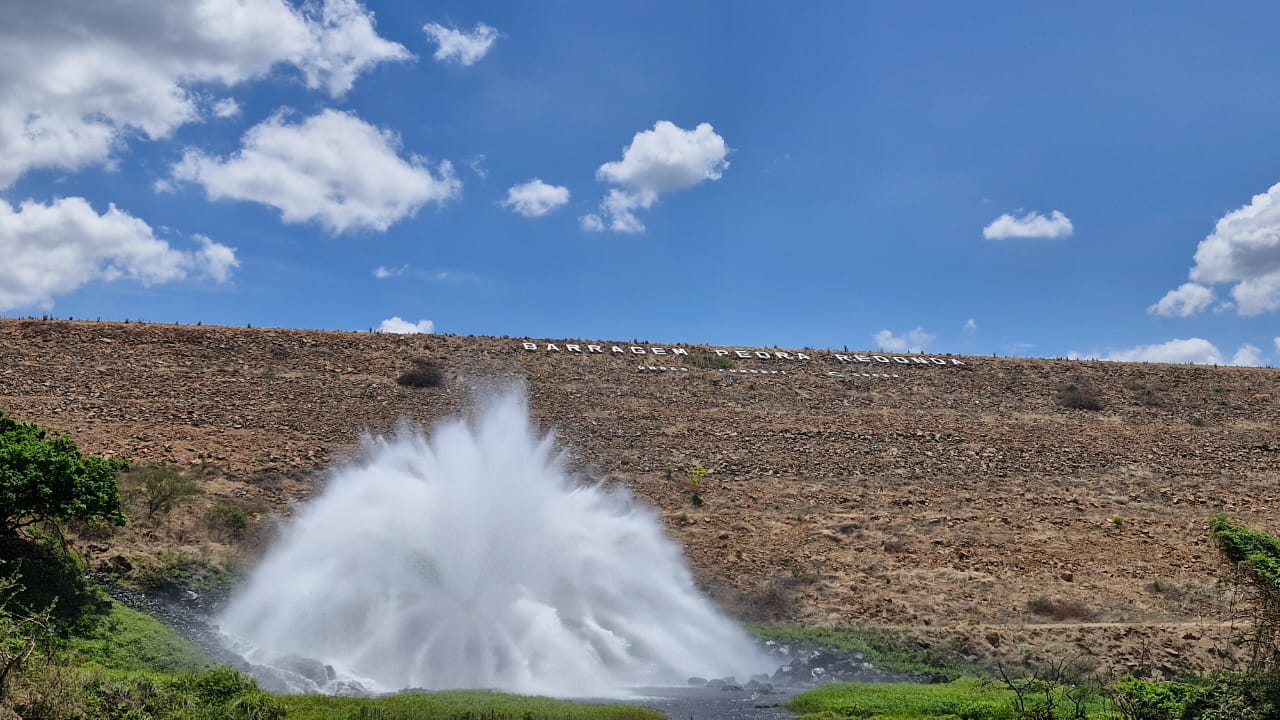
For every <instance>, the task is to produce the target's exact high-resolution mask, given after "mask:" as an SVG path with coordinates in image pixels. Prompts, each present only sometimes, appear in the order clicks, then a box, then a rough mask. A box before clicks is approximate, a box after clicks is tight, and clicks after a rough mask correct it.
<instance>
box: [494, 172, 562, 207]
mask: <svg viewBox="0 0 1280 720" xmlns="http://www.w3.org/2000/svg"><path fill="white" fill-rule="evenodd" d="M567 202H569V188H567V187H563V186H560V185H548V184H546V183H544V182H542V180H540V179H539V178H534V179H532V180H530V181H529V182H527V183H522V184H520V185H513V186H512V187H510V188H509V189H508V190H507V199H506V200H503V201H502V204H503V205H504V206H506V207H509V208H511V209H512V210H514V211H515V212H517V213H519V214H521V215H523V216H525V217H542V216H543V215H546V214H547V213H549V212H551V211H552V210H555V209H556V208H558V207H560V206H561V205H564V204H565V203H567Z"/></svg>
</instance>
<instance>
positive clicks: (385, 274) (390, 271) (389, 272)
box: [373, 265, 409, 280]
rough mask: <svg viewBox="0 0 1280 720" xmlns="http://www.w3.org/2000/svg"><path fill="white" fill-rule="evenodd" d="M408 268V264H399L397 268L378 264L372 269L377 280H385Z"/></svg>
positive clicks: (398, 274)
mask: <svg viewBox="0 0 1280 720" xmlns="http://www.w3.org/2000/svg"><path fill="white" fill-rule="evenodd" d="M408 269H409V266H408V265H401V266H400V267H398V268H389V267H385V266H383V265H379V266H378V267H376V268H374V269H373V276H374V277H376V278H378V279H379V280H386V279H387V278H393V277H400V276H401V275H403V274H404V273H405V271H406V270H408Z"/></svg>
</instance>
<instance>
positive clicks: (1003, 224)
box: [982, 210, 1075, 240]
mask: <svg viewBox="0 0 1280 720" xmlns="http://www.w3.org/2000/svg"><path fill="white" fill-rule="evenodd" d="M1074 231H1075V228H1073V227H1072V226H1071V220H1070V218H1068V217H1067V216H1066V215H1063V214H1062V212H1061V211H1059V210H1054V211H1053V212H1051V213H1049V216H1048V217H1045V216H1044V215H1041V214H1040V213H1038V212H1029V213H1026V214H1024V215H1021V216H1018V217H1015V216H1013V215H1010V214H1009V213H1005V214H1003V215H1001V216H1000V217H998V218H996V219H995V220H992V221H991V224H990V225H988V226H986V227H985V228H983V229H982V237H984V238H986V239H987V240H1008V239H1009V238H1061V237H1071V233H1072V232H1074Z"/></svg>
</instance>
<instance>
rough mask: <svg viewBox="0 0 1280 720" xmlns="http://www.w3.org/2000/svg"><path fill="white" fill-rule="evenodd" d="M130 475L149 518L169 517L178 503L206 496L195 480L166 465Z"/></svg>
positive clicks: (155, 466) (153, 466) (147, 468)
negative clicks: (156, 516) (145, 506)
mask: <svg viewBox="0 0 1280 720" xmlns="http://www.w3.org/2000/svg"><path fill="white" fill-rule="evenodd" d="M129 475H130V477H129V478H128V479H129V480H131V481H133V482H134V483H136V484H137V492H138V493H139V494H140V495H141V496H142V499H143V501H145V502H146V505H147V518H152V517H154V516H155V515H156V513H159V514H160V515H163V516H168V515H169V513H171V512H173V508H174V506H175V505H177V504H178V503H181V502H183V501H184V500H187V499H188V498H193V497H196V496H198V495H203V494H204V490H202V489H201V488H200V485H199V484H198V483H196V481H195V479H193V478H191V477H189V476H187V475H184V474H183V473H181V472H179V471H178V470H176V469H174V468H171V467H166V466H164V465H148V466H146V467H143V468H141V469H139V470H136V471H134V472H131V473H130V474H129Z"/></svg>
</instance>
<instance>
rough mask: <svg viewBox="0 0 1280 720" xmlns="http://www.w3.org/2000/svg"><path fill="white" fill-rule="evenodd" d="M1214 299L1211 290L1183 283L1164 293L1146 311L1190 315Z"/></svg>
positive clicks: (1199, 310) (1164, 314) (1166, 314)
mask: <svg viewBox="0 0 1280 720" xmlns="http://www.w3.org/2000/svg"><path fill="white" fill-rule="evenodd" d="M1215 299H1216V298H1215V297H1214V295H1213V290H1210V289H1209V288H1207V287H1205V286H1203V285H1198V284H1196V283H1183V284H1182V285H1181V286H1179V287H1178V288H1177V289H1176V290H1170V291H1169V292H1167V293H1165V296H1164V297H1162V298H1160V301H1159V302H1157V303H1156V304H1155V305H1152V306H1151V307H1149V308H1147V312H1149V313H1151V314H1152V315H1163V316H1165V317H1190V316H1192V315H1195V314H1196V313H1198V312H1201V311H1202V310H1204V309H1205V308H1207V307H1209V306H1210V305H1212V304H1213V301H1214V300H1215Z"/></svg>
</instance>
